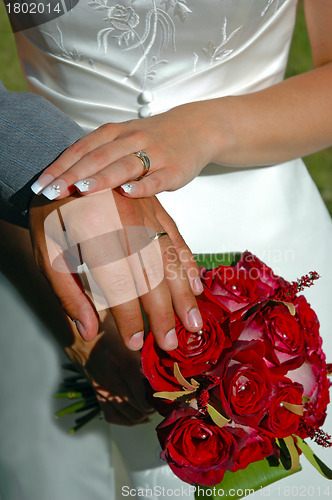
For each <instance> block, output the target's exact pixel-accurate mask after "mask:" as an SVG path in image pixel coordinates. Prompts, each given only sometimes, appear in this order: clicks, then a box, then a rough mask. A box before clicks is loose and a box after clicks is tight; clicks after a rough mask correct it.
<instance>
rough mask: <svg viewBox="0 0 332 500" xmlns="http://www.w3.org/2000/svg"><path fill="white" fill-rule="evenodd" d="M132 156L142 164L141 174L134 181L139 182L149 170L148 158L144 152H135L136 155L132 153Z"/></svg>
mask: <svg viewBox="0 0 332 500" xmlns="http://www.w3.org/2000/svg"><path fill="white" fill-rule="evenodd" d="M133 155H134V156H137V158H139V159H140V160H141V162H142V164H143V170H142V173H141V175H140V176H139V177H137V179H135V181H139V180H141V179H142V178H143V177H144V176H145V175H146V174H147V173H148V171H149V170H150V158H149V157H148V155H147V154H146V153H145V152H144V151H136V153H133Z"/></svg>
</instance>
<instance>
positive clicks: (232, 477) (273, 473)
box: [195, 458, 301, 500]
mask: <svg viewBox="0 0 332 500" xmlns="http://www.w3.org/2000/svg"><path fill="white" fill-rule="evenodd" d="M300 470H301V466H300V467H299V469H298V471H300ZM298 471H286V470H285V469H284V468H283V467H282V465H279V466H278V467H271V466H270V465H269V462H268V461H267V459H266V458H264V459H263V460H259V461H258V462H254V463H252V464H250V465H248V467H246V468H245V469H242V470H238V471H236V472H230V471H227V472H226V473H225V476H224V479H223V480H222V482H221V483H220V484H218V485H217V486H200V490H201V492H199V490H198V491H197V489H196V493H195V498H196V499H200V498H205V499H206V498H209V499H212V500H225V498H226V497H230V498H232V500H237V499H239V498H244V497H245V496H248V495H249V494H250V493H253V492H254V491H259V490H261V488H264V486H267V485H269V484H271V483H274V482H275V481H279V479H282V478H284V477H286V476H290V475H292V474H295V473H296V472H298ZM213 488H215V490H213ZM203 490H210V491H207V494H206V495H204V491H203ZM218 490H220V491H219V494H218ZM230 490H232V491H231V492H230ZM249 490H251V491H250V492H249ZM213 491H215V492H216V495H213V494H212V495H210V492H212V493H213ZM241 491H242V494H241ZM234 493H235V495H234Z"/></svg>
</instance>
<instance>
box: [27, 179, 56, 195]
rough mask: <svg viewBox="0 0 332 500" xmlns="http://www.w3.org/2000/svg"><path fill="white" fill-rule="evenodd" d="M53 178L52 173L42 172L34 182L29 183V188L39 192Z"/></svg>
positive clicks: (36, 192)
mask: <svg viewBox="0 0 332 500" xmlns="http://www.w3.org/2000/svg"><path fill="white" fill-rule="evenodd" d="M53 180H54V177H53V175H51V174H44V175H42V176H41V177H40V178H39V179H38V180H37V181H36V182H34V183H33V184H32V185H31V190H32V191H33V192H34V193H35V194H40V193H41V192H42V190H43V189H44V188H45V187H46V186H48V185H49V183H50V182H52V181H53Z"/></svg>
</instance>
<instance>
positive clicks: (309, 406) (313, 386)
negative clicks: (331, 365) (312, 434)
mask: <svg viewBox="0 0 332 500" xmlns="http://www.w3.org/2000/svg"><path fill="white" fill-rule="evenodd" d="M287 377H288V378H290V379H291V380H293V381H296V382H298V383H300V384H301V385H302V386H303V396H306V397H307V398H310V400H309V401H306V402H305V403H304V410H305V411H304V414H303V418H304V420H305V421H306V422H307V423H309V424H310V425H314V426H318V427H320V426H321V425H323V423H324V421H325V418H326V408H327V405H328V403H329V401H330V394H329V386H330V382H329V380H328V377H327V371H326V363H325V355H324V354H322V355H321V356H319V355H318V354H316V353H311V354H310V355H309V356H308V357H307V359H306V361H305V362H304V363H303V365H302V366H301V367H300V368H298V369H297V370H294V371H290V372H288V373H287Z"/></svg>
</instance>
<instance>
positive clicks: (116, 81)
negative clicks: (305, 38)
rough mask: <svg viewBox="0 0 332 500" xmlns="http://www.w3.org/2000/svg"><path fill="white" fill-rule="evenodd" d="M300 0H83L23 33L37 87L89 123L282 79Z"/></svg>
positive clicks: (20, 39)
mask: <svg viewBox="0 0 332 500" xmlns="http://www.w3.org/2000/svg"><path fill="white" fill-rule="evenodd" d="M296 4H297V0H205V1H202V0H118V1H117V2H116V1H113V0H81V1H80V2H79V3H78V4H77V5H76V6H75V7H73V8H72V9H71V10H70V11H68V12H67V13H66V14H64V15H62V16H60V17H58V18H56V19H54V20H51V21H49V22H47V23H45V24H42V25H40V26H37V27H35V28H31V29H27V30H25V31H22V32H20V33H18V34H17V35H16V36H17V43H18V50H19V53H20V56H21V59H22V62H23V65H24V68H25V71H26V73H27V75H28V79H29V82H30V86H31V89H32V90H33V91H36V92H38V93H41V94H42V95H44V96H45V97H47V98H49V99H50V100H52V101H53V102H54V103H55V104H56V105H57V106H59V107H60V108H62V109H64V110H65V112H67V113H69V114H70V115H71V116H72V117H73V118H74V119H75V120H76V121H78V122H79V123H80V124H81V125H82V126H84V127H85V128H86V129H87V130H90V129H92V128H94V127H96V126H98V125H99V124H100V123H104V122H107V121H122V120H127V119H132V118H137V117H145V116H149V115H150V114H155V113H160V112H162V111H165V110H167V109H169V108H170V107H173V106H176V105H179V104H181V103H184V102H188V101H195V100H202V99H208V98H214V97H219V96H222V95H227V94H228V95H230V94H233V95H234V94H239V93H243V92H250V91H253V90H258V89H260V88H263V87H266V86H268V85H271V84H272V83H275V82H276V81H279V80H281V79H282V77H283V74H284V69H285V65H286V60H287V55H288V48H289V43H290V39H291V35H292V31H293V24H294V18H295V11H296Z"/></svg>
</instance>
